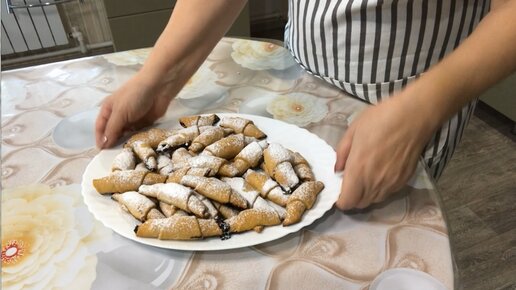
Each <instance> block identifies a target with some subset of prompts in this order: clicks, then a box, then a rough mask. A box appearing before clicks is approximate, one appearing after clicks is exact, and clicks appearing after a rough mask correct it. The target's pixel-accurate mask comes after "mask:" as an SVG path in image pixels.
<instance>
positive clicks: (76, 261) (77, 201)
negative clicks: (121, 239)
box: [2, 185, 109, 289]
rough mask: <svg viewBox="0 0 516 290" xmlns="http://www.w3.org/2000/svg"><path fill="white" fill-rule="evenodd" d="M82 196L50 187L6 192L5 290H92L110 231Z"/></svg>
mask: <svg viewBox="0 0 516 290" xmlns="http://www.w3.org/2000/svg"><path fill="white" fill-rule="evenodd" d="M79 192H80V189H79V187H78V186H64V187H59V188H55V189H51V188H50V187H49V186H47V185H31V186H24V187H18V188H15V189H10V190H4V192H2V289H29V288H30V289H90V286H91V284H92V282H93V280H94V279H95V268H96V265H97V258H96V256H95V253H94V252H95V250H94V249H95V248H98V245H99V244H98V243H99V242H100V240H101V237H102V236H103V235H105V232H104V231H107V230H106V229H105V228H103V227H102V226H100V224H99V223H97V222H96V221H95V220H94V219H93V217H92V215H91V214H90V213H89V212H88V210H87V209H86V207H85V206H84V204H83V203H82V199H81V195H80V193H79ZM108 235H109V234H108Z"/></svg>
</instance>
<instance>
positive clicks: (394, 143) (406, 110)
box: [335, 96, 435, 210]
mask: <svg viewBox="0 0 516 290" xmlns="http://www.w3.org/2000/svg"><path fill="white" fill-rule="evenodd" d="M410 101H411V100H408V102H407V100H405V99H404V98H403V96H394V97H392V98H390V99H389V100H386V101H384V102H382V103H380V104H378V105H376V106H371V107H369V108H367V109H366V110H364V111H363V112H362V113H361V114H360V115H359V116H358V117H357V119H355V121H353V123H352V124H351V125H350V127H349V128H348V130H347V131H346V133H345V134H344V137H343V138H342V139H341V141H340V143H339V145H338V148H337V162H336V164H335V170H336V171H341V170H343V169H344V175H343V181H342V187H341V194H340V197H339V199H338V201H337V203H336V205H337V207H338V208H340V209H341V210H348V209H352V208H365V207H367V206H369V205H371V204H372V203H378V202H381V201H383V200H385V199H386V198H387V197H388V196H389V195H390V194H392V193H394V192H396V191H398V190H400V189H401V188H402V187H403V186H404V185H405V183H406V182H407V181H408V180H409V178H410V177H411V176H412V174H413V172H414V170H415V168H416V165H417V162H418V159H419V156H420V154H421V152H422V151H423V148H424V146H425V144H426V142H427V140H428V139H429V138H430V136H431V133H432V132H433V130H434V129H435V128H433V127H432V126H430V125H429V124H430V123H431V122H428V118H429V117H430V116H429V115H428V112H427V111H425V108H424V107H422V106H420V105H418V103H417V102H414V101H412V102H410Z"/></svg>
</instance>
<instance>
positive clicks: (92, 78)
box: [2, 38, 455, 289]
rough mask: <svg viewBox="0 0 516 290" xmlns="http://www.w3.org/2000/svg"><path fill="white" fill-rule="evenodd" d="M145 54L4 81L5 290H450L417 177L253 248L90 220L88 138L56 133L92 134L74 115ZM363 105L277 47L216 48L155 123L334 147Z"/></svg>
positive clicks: (448, 269)
mask: <svg viewBox="0 0 516 290" xmlns="http://www.w3.org/2000/svg"><path fill="white" fill-rule="evenodd" d="M149 51H150V49H141V50H133V51H127V52H120V53H114V54H107V55H101V56H94V57H87V58H82V59H77V60H71V61H65V62H58V63H53V64H48V65H42V66H36V67H29V68H25V69H18V70H13V71H8V72H4V73H3V74H2V183H3V188H4V190H3V192H2V287H3V288H4V289H10V287H12V288H11V289H18V287H20V286H23V285H25V286H26V287H27V286H29V285H30V286H36V287H40V288H41V289H50V288H51V287H52V286H54V287H63V288H66V289H79V288H84V289H90V288H91V289H162V288H173V289H198V288H199V289H201V288H202V289H314V288H320V289H369V286H370V284H371V282H372V281H373V280H374V279H375V278H376V277H378V276H379V275H380V274H381V273H383V272H385V271H387V270H389V269H396V268H409V269H415V270H418V271H419V272H417V273H420V272H423V273H427V274H429V275H430V276H432V277H434V278H435V279H437V280H438V281H440V282H441V283H442V284H444V285H445V286H446V288H447V289H453V287H454V283H455V279H454V271H453V261H452V255H451V249H450V244H449V237H448V233H447V226H446V223H445V220H444V218H443V215H442V210H441V208H440V207H439V202H438V195H437V192H436V190H435V187H434V185H433V183H432V182H431V180H430V179H429V178H428V175H427V174H426V172H425V170H424V168H423V166H421V165H420V166H419V167H418V170H417V174H416V176H415V177H414V178H413V179H412V180H411V181H410V182H409V185H407V187H406V188H404V189H403V191H405V192H406V193H407V194H406V195H404V196H403V197H401V198H397V199H394V200H391V201H389V202H387V203H384V204H382V205H379V206H376V207H373V208H371V209H369V210H366V211H361V212H349V213H345V214H343V213H342V212H340V211H338V210H335V209H332V210H331V211H330V212H328V213H327V214H326V215H325V216H324V217H323V218H322V219H321V220H319V221H317V222H316V223H315V224H313V225H311V226H309V227H308V228H305V229H304V230H302V231H301V232H298V233H296V234H292V235H289V236H287V237H285V238H282V239H280V240H277V241H273V242H269V243H266V244H262V245H259V246H255V247H250V248H243V249H238V250H228V251H216V252H187V251H175V250H164V249H158V248H153V247H148V246H144V245H140V244H138V243H136V242H133V241H129V240H126V239H124V238H122V237H121V236H118V235H117V234H115V233H113V232H112V231H111V230H110V229H107V228H105V227H104V226H103V225H102V224H101V223H100V222H98V221H96V220H95V219H94V218H93V216H92V215H91V214H90V213H89V211H88V210H87V208H86V206H85V205H84V203H83V201H82V197H81V193H80V186H79V183H80V182H81V176H82V173H83V171H84V169H85V167H86V165H87V164H88V163H89V161H90V160H91V159H92V157H93V156H95V155H96V154H97V153H98V150H97V149H96V148H94V146H93V140H91V138H92V137H91V138H90V137H89V136H90V135H88V132H84V134H85V135H84V134H83V135H80V134H79V135H78V136H79V137H77V136H75V135H74V134H75V133H77V132H71V133H60V134H61V135H59V134H56V133H55V131H56V130H57V129H56V127H58V128H60V126H62V124H63V120H65V122H72V121H74V118H79V121H78V122H83V123H82V124H83V126H86V125H87V126H91V125H90V123H87V122H86V121H85V120H86V119H87V118H86V117H84V116H88V115H89V116H90V117H91V115H94V114H95V112H96V111H95V108H98V106H99V105H100V103H101V102H102V99H103V98H104V97H105V96H107V95H108V94H110V93H111V92H113V91H114V90H115V89H116V88H117V87H119V86H120V85H121V84H122V83H123V82H125V81H126V80H127V79H129V78H130V77H131V76H132V75H134V74H135V72H136V71H137V70H138V69H139V68H140V67H141V64H142V63H143V62H144V60H145V58H146V57H147V55H148V53H149ZM365 106H366V105H365V104H364V103H362V102H360V101H358V100H356V99H353V98H352V97H350V96H349V95H346V94H345V93H343V92H342V91H339V90H337V89H335V88H333V87H332V86H330V85H328V84H327V83H325V82H324V81H322V80H320V79H318V78H316V77H314V76H312V75H310V74H308V73H306V72H304V71H303V70H302V69H301V68H300V67H299V66H298V65H297V64H296V63H295V62H294V61H293V59H292V57H291V56H290V55H289V53H288V52H287V51H286V50H285V49H283V48H281V47H279V46H276V45H275V44H272V43H267V42H260V41H252V40H241V39H232V38H224V39H222V40H221V41H220V43H219V44H218V45H217V46H216V48H215V49H214V50H213V52H212V53H211V54H210V56H209V57H208V59H207V60H206V62H205V63H204V64H203V65H202V66H201V68H200V69H199V70H198V71H197V73H196V74H195V75H194V76H193V77H192V79H191V80H190V81H189V82H188V84H187V85H186V86H185V88H184V89H183V90H182V92H181V93H180V94H179V95H178V96H177V98H176V99H175V100H174V101H173V102H172V104H171V105H170V107H169V110H168V111H167V114H166V115H165V116H164V117H163V118H162V119H161V120H160V122H166V121H170V120H174V119H177V118H178V117H179V116H182V115H186V114H197V113H210V112H240V113H248V114H257V115H262V116H268V117H273V118H276V119H280V120H284V121H286V122H289V123H293V124H296V125H299V126H302V127H305V128H306V129H308V130H309V131H311V132H313V133H315V134H317V135H318V136H319V137H320V138H322V139H324V140H326V142H328V144H330V145H331V146H333V147H335V146H336V144H337V142H338V140H339V138H340V136H341V134H342V133H343V132H344V131H345V129H346V128H347V124H348V123H350V122H351V121H352V119H353V118H354V117H355V116H356V114H358V112H360V110H362V109H363V108H365ZM84 112H86V113H84ZM81 114H82V115H81ZM84 114H85V115H84ZM81 116H82V117H84V118H85V119H81V118H82V117H81ZM90 119H91V118H90ZM88 128H89V127H88ZM88 128H86V129H84V128H83V130H86V131H87V130H88ZM89 134H91V132H89ZM80 136H87V137H88V138H87V139H84V140H82V139H80ZM78 138H79V139H78ZM77 140H78V141H79V142H75V141H77ZM396 271H398V272H396ZM390 272H392V273H395V274H396V273H398V274H399V273H403V270H400V269H397V270H391V271H390ZM416 281H417V280H416ZM78 285H79V286H80V287H79V286H78ZM415 286H417V285H415ZM414 289H415V288H414Z"/></svg>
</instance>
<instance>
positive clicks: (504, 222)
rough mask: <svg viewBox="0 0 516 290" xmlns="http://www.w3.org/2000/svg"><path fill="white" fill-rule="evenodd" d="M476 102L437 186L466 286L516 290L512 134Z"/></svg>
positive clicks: (514, 139)
mask: <svg viewBox="0 0 516 290" xmlns="http://www.w3.org/2000/svg"><path fill="white" fill-rule="evenodd" d="M512 126H513V124H512V122H511V121H509V120H508V119H506V118H504V117H502V116H500V115H499V114H498V113H496V112H494V111H493V110H492V109H490V108H489V107H487V105H482V104H480V105H479V106H478V108H477V110H476V112H475V116H474V117H473V118H472V119H471V121H470V124H469V126H468V127H467V128H466V131H465V133H464V137H463V140H462V142H461V144H460V146H459V147H458V149H457V151H456V152H455V155H454V157H453V158H452V160H451V162H450V164H449V166H448V168H447V169H446V171H445V173H444V175H443V176H442V177H441V179H440V181H439V183H438V186H439V188H440V190H441V195H442V199H443V203H444V208H445V212H446V214H447V217H448V224H449V227H450V239H451V243H452V248H453V251H454V254H455V258H456V261H457V266H458V268H459V275H460V277H461V281H462V285H463V289H465V290H477V289H478V290H481V289H482V290H486V289H496V290H502V289H504V290H506V289H507V290H508V289H511V290H514V289H516V135H513V134H511V133H510V130H511V128H512Z"/></svg>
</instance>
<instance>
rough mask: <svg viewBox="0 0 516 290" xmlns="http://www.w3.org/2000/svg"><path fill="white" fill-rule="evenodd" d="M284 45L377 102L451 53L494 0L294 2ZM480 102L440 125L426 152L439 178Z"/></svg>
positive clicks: (311, 67)
mask: <svg viewBox="0 0 516 290" xmlns="http://www.w3.org/2000/svg"><path fill="white" fill-rule="evenodd" d="M289 1H290V2H289V20H288V23H287V25H286V30H285V45H286V47H287V49H289V50H290V51H291V53H292V55H293V56H294V58H295V59H296V61H297V62H298V63H299V64H300V65H301V66H302V67H303V68H304V69H306V70H307V71H308V72H309V73H312V74H314V75H316V76H318V77H320V78H322V79H324V80H325V81H327V82H329V83H331V84H333V85H335V86H337V87H339V88H340V89H342V90H344V91H346V92H347V93H349V94H351V95H353V96H355V97H357V98H360V99H362V100H364V101H366V102H369V103H372V104H376V103H378V102H380V101H381V100H382V99H384V98H388V97H389V96H390V95H392V94H393V93H395V92H397V91H399V90H400V89H402V88H403V87H404V86H405V85H407V83H409V82H410V81H412V80H414V79H416V78H417V77H418V76H420V75H421V74H422V73H423V72H425V71H426V70H427V69H428V68H429V67H430V66H431V65H432V64H434V63H436V62H438V61H439V60H440V59H442V58H443V57H444V56H445V55H446V54H448V53H449V52H451V51H453V50H454V49H455V48H456V47H457V46H458V45H459V44H460V43H461V41H462V40H464V39H465V38H466V37H467V36H468V35H469V34H470V33H471V32H472V31H473V29H474V28H475V26H476V25H477V24H478V23H479V22H480V20H481V19H482V17H483V16H484V15H485V14H486V13H487V12H488V10H489V6H490V3H489V2H490V1H489V0H448V1H443V0H355V1H353V0H289ZM475 104H476V102H472V103H470V104H468V105H466V106H465V107H464V108H463V109H462V110H461V111H460V112H458V113H457V114H456V115H455V116H454V117H453V118H451V119H450V120H449V121H448V122H446V123H445V124H444V125H443V126H442V128H440V130H438V131H437V132H436V133H435V134H434V136H433V137H432V138H431V140H430V142H429V143H428V144H427V146H426V148H425V151H424V152H423V157H424V159H425V161H426V163H427V165H428V167H429V169H430V172H431V174H432V175H433V176H434V177H435V178H438V177H439V176H440V175H441V173H442V171H443V169H444V167H445V165H446V163H447V162H448V161H449V159H450V158H451V155H452V154H453V151H454V150H455V148H456V146H457V143H458V142H459V140H460V138H461V136H462V133H463V131H464V127H465V125H466V124H467V122H468V120H469V118H470V116H471V114H472V112H473V110H474V107H475Z"/></svg>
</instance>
